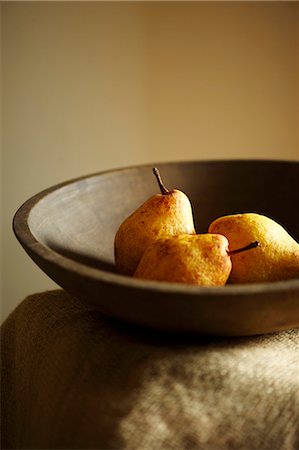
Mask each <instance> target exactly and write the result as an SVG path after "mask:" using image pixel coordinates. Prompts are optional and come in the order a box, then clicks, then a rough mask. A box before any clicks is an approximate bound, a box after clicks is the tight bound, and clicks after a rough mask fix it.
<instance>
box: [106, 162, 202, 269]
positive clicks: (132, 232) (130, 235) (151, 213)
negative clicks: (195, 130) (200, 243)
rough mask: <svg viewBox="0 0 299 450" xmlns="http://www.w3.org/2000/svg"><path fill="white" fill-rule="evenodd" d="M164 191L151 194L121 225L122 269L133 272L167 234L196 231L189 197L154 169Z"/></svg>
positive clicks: (118, 257) (118, 254)
mask: <svg viewBox="0 0 299 450" xmlns="http://www.w3.org/2000/svg"><path fill="white" fill-rule="evenodd" d="M153 171H154V174H155V176H156V178H157V181H158V184H159V187H160V190H161V194H160V193H159V194H157V195H154V196H152V197H150V198H149V199H148V200H147V201H146V202H145V203H143V204H142V205H141V206H140V207H139V208H138V209H137V210H136V211H134V212H133V213H132V214H131V215H130V216H129V217H128V218H127V219H125V221H124V222H123V223H122V224H121V225H120V227H119V229H118V231H117V233H116V235H115V241H114V251H115V265H116V269H117V271H118V272H119V273H122V274H125V275H133V274H134V272H135V270H136V267H137V265H138V263H139V261H140V258H141V256H142V254H143V253H144V251H145V249H146V248H147V247H148V246H149V245H151V244H153V242H155V241H156V240H157V239H159V238H161V237H163V236H173V235H178V234H182V233H184V234H195V229H194V221H193V212H192V207H191V203H190V200H189V198H188V197H187V195H186V194H185V193H183V192H182V191H180V190H178V189H173V190H172V191H169V190H168V189H166V187H165V186H164V184H163V182H162V180H161V176H160V173H159V171H158V169H156V168H154V169H153Z"/></svg>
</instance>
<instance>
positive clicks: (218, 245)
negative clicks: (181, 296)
mask: <svg viewBox="0 0 299 450" xmlns="http://www.w3.org/2000/svg"><path fill="white" fill-rule="evenodd" d="M256 245H257V243H252V244H250V246H247V247H246V248H243V249H238V250H234V251H233V252H234V253H236V252H241V251H243V250H247V249H249V248H252V247H253V246H256ZM230 253H231V252H229V250H228V240H227V239H226V237H224V236H222V235H221V234H209V233H205V234H197V235H189V234H182V235H180V236H172V237H164V238H161V239H159V240H157V241H156V242H155V243H154V244H153V245H152V246H150V247H148V248H147V249H146V250H145V252H144V254H143V256H142V258H141V260H140V262H139V264H138V267H137V269H136V271H135V274H134V277H135V278H142V279H145V280H156V281H167V282H173V283H188V284H194V285H200V286H224V285H225V283H226V282H227V279H228V277H229V275H230V272H231V268H232V263H231V258H230Z"/></svg>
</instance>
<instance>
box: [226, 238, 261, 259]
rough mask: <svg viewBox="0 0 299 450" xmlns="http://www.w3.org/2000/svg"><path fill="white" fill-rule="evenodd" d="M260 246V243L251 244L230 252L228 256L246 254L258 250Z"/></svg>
mask: <svg viewBox="0 0 299 450" xmlns="http://www.w3.org/2000/svg"><path fill="white" fill-rule="evenodd" d="M259 245H260V244H259V242H258V241H255V242H251V244H249V245H246V247H242V248H237V249H236V250H230V251H229V252H227V254H228V256H231V255H235V254H236V253H241V252H245V251H246V250H250V249H251V248H256V247H258V246H259Z"/></svg>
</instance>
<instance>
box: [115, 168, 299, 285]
mask: <svg viewBox="0 0 299 450" xmlns="http://www.w3.org/2000/svg"><path fill="white" fill-rule="evenodd" d="M153 172H154V175H155V177H156V180H157V183H158V186H159V189H160V192H159V193H157V194H155V195H153V196H152V197H150V198H149V199H147V200H146V201H145V202H144V203H143V204H142V205H141V206H139V208H137V209H136V210H135V211H133V212H132V213H131V215H130V216H129V217H127V218H126V219H125V220H124V221H123V222H122V223H121V224H120V226H119V228H118V230H117V233H116V235H115V240H114V252H115V265H116V269H117V271H118V273H120V274H124V275H129V276H132V277H135V278H140V279H144V280H154V281H164V282H172V283H187V284H193V285H199V286H224V285H225V284H227V283H230V284H233V283H235V284H237V283H239V284H242V283H262V282H272V281H279V280H287V279H291V278H299V244H298V243H297V242H296V241H295V240H294V239H293V238H292V237H291V236H290V234H289V233H288V232H287V231H286V230H285V229H284V228H283V227H282V226H281V225H280V224H278V223H277V222H275V221H274V220H273V219H271V218H269V217H266V216H264V215H262V214H257V213H243V214H232V215H227V216H222V217H219V218H217V219H216V220H214V221H213V222H212V223H211V224H210V226H209V227H208V230H207V233H202V234H197V233H196V230H195V226H194V219H193V210H192V205H191V202H190V199H189V198H188V196H187V195H186V194H185V193H184V192H182V191H180V190H178V189H172V190H168V189H167V188H166V187H165V185H164V183H163V181H162V178H161V175H160V172H159V170H158V169H157V168H156V167H155V168H153Z"/></svg>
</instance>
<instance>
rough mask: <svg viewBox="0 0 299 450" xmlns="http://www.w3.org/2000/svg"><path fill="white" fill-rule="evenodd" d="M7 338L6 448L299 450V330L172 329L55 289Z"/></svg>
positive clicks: (29, 301) (18, 319) (21, 316)
mask: <svg viewBox="0 0 299 450" xmlns="http://www.w3.org/2000/svg"><path fill="white" fill-rule="evenodd" d="M1 334H2V338H1V387H2V395H1V401H2V405H1V415H2V433H1V435H2V447H1V448H3V449H4V448H13V449H25V448H30V449H87V448H88V449H130V450H133V449H141V450H159V449H161V450H162V449H163V450H164V449H165V450H168V449H175V450H176V449H177V450H183V449H208V450H210V449H211V450H212V449H213V450H215V449H244V450H245V449H248V450H252V449H284V450H291V449H298V448H299V330H298V329H296V330H289V331H285V332H280V333H274V334H269V335H263V336H254V337H242V338H211V337H209V338H207V337H202V336H180V335H169V334H164V333H157V332H155V331H152V330H146V329H141V328H138V327H135V326H132V325H129V324H125V323H121V322H118V321H115V320H113V319H110V318H107V317H105V316H103V315H102V314H101V313H100V312H99V311H96V310H95V309H93V308H91V307H90V306H89V305H88V304H87V303H86V304H84V303H83V302H82V301H79V300H77V299H76V298H74V297H73V296H71V295H69V294H68V293H66V292H65V291H63V290H55V291H49V292H43V293H38V294H34V295H32V296H29V297H27V298H26V299H25V300H24V301H23V302H22V303H21V304H20V305H19V306H18V307H17V308H16V309H15V310H14V311H13V313H12V314H11V315H10V316H9V317H8V319H7V320H6V321H5V322H4V324H3V325H2V327H1Z"/></svg>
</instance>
